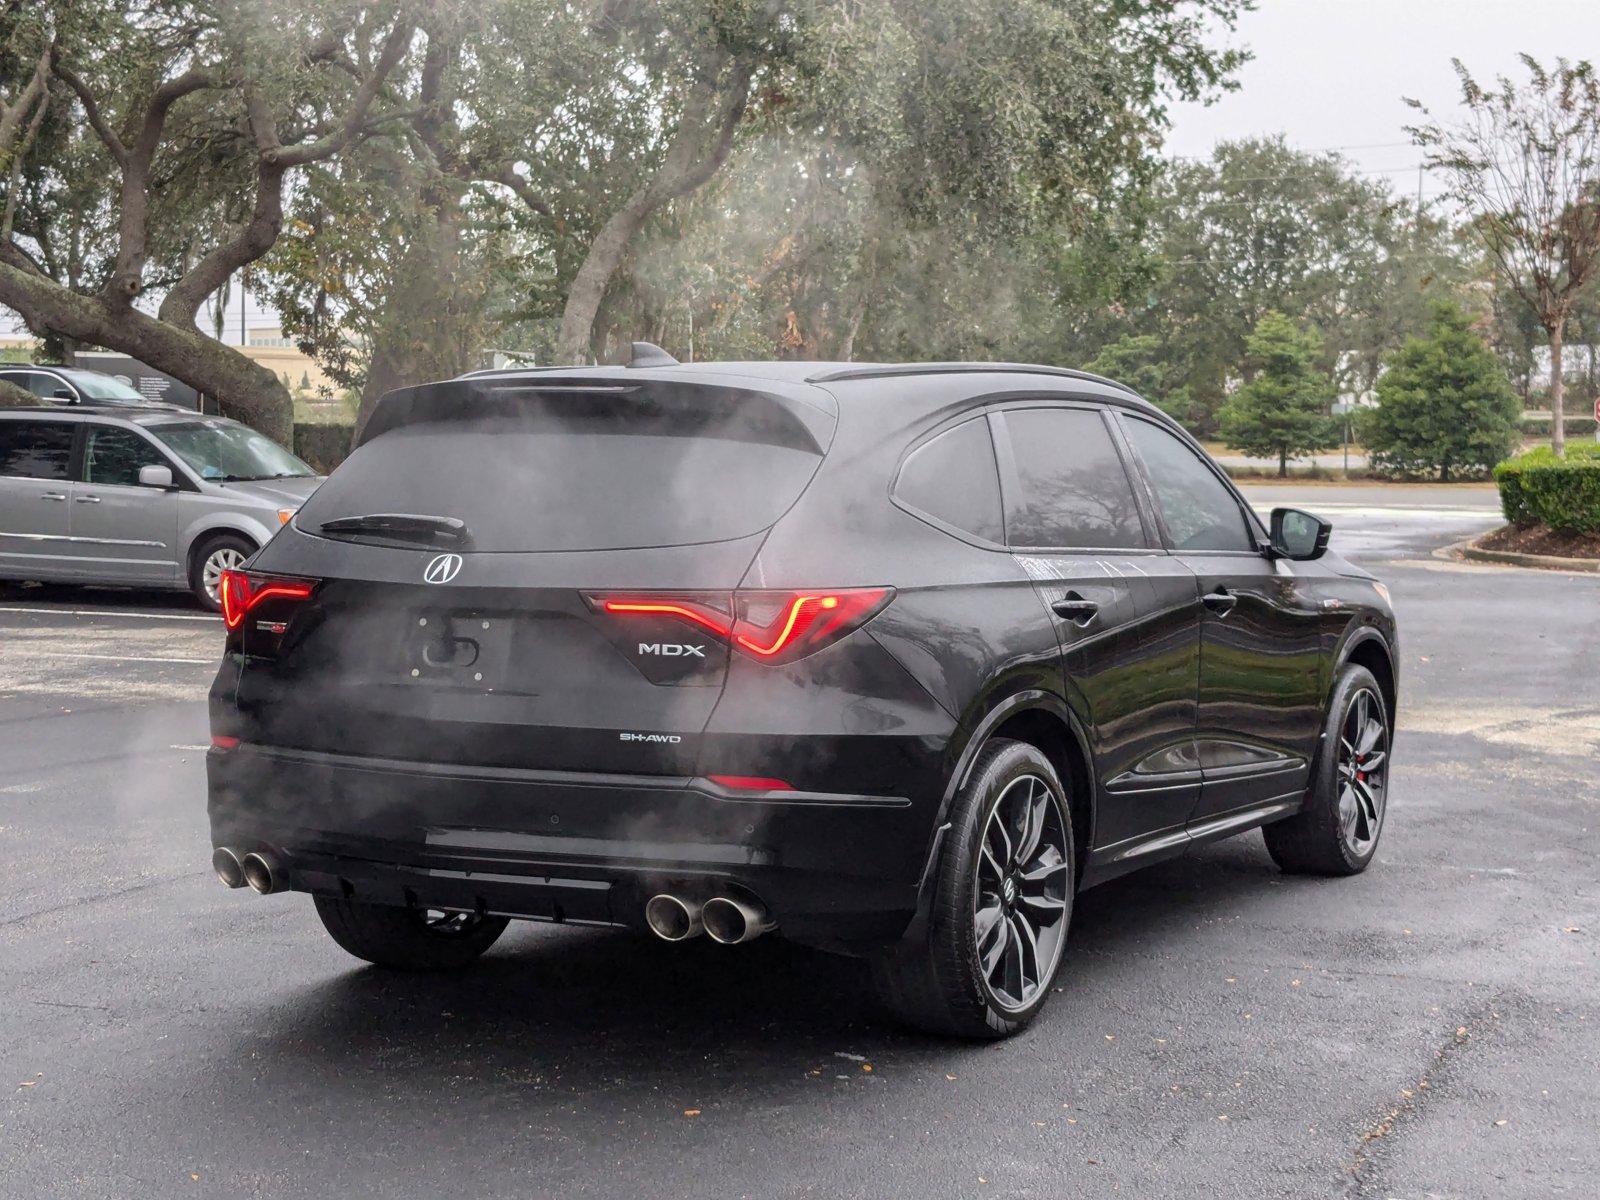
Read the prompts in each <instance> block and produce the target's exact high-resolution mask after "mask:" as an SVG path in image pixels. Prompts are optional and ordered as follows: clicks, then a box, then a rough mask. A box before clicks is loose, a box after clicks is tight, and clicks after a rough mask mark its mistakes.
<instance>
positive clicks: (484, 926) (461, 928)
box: [312, 896, 508, 971]
mask: <svg viewBox="0 0 1600 1200" xmlns="http://www.w3.org/2000/svg"><path fill="white" fill-rule="evenodd" d="M312 899H313V900H315V901H316V905H317V916H319V917H321V918H322V924H323V927H324V928H326V929H327V931H328V934H329V936H331V937H332V938H333V940H334V941H336V942H338V943H339V945H340V946H341V947H342V948H343V949H345V950H346V951H348V952H349V953H351V954H353V955H355V956H356V957H357V958H361V959H365V960H366V961H367V962H369V963H374V964H376V965H377V966H380V967H389V968H390V969H392V970H396V971H459V970H461V968H463V967H466V966H469V965H470V964H471V963H472V962H473V961H475V960H476V959H477V958H478V956H479V955H481V954H482V953H483V952H484V951H485V950H487V949H488V948H489V947H490V946H492V945H494V944H495V941H496V939H498V938H499V936H500V935H501V934H502V933H504V932H505V928H506V925H507V924H508V922H507V920H506V919H505V918H504V917H484V916H478V915H476V914H473V913H444V912H440V911H439V910H437V909H418V908H400V907H398V906H394V905H387V904H361V903H358V902H357V901H354V900H342V899H337V898H335V897H333V896H314V897H312Z"/></svg>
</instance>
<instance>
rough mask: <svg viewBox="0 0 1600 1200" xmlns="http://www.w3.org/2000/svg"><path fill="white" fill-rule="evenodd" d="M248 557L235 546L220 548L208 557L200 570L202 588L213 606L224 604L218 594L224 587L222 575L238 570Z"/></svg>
mask: <svg viewBox="0 0 1600 1200" xmlns="http://www.w3.org/2000/svg"><path fill="white" fill-rule="evenodd" d="M246 557H247V556H246V555H245V553H244V552H243V551H242V550H238V549H235V548H234V547H233V546H219V547H217V548H216V549H215V550H213V551H212V552H211V553H210V554H208V555H206V561H205V565H204V566H203V567H202V568H201V569H200V586H201V587H203V588H205V589H206V595H207V596H209V597H210V598H211V602H212V603H213V604H220V603H221V602H222V598H221V595H220V594H219V592H218V589H219V588H221V587H222V573H223V572H224V571H234V570H237V569H238V568H239V567H240V566H242V565H243V563H244V560H245V558H246Z"/></svg>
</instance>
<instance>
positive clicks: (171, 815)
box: [0, 485, 1600, 1200]
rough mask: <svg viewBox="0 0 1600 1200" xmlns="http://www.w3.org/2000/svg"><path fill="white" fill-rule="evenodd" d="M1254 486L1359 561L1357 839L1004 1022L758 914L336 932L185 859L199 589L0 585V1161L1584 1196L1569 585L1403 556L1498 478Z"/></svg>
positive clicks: (1096, 918)
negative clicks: (1376, 630) (1366, 732)
mask: <svg viewBox="0 0 1600 1200" xmlns="http://www.w3.org/2000/svg"><path fill="white" fill-rule="evenodd" d="M1247 492H1248V494H1249V496H1250V498H1251V500H1252V502H1253V503H1255V504H1257V505H1258V506H1259V507H1262V508H1263V509H1265V508H1270V507H1271V506H1272V505H1273V504H1275V503H1288V504H1295V505H1299V506H1301V507H1305V508H1309V509H1311V510H1312V511H1316V512H1321V513H1324V514H1325V515H1327V516H1329V517H1330V518H1331V519H1332V520H1334V522H1335V525H1336V532H1335V546H1336V547H1339V548H1341V549H1342V550H1343V551H1344V552H1346V553H1349V554H1351V555H1353V556H1354V557H1355V558H1357V559H1358V560H1359V561H1361V562H1363V563H1364V564H1365V565H1367V566H1369V567H1371V568H1372V569H1373V570H1375V571H1376V572H1377V573H1379V574H1380V575H1381V576H1382V577H1383V578H1384V579H1386V580H1387V581H1388V583H1389V584H1390V586H1391V588H1392V590H1393V593H1394V598H1395V604H1396V607H1397V609H1398V611H1399V614H1400V618H1401V623H1402V637H1403V646H1402V649H1403V663H1402V667H1401V675H1402V683H1401V696H1402V698H1401V705H1400V729H1399V733H1398V736H1397V741H1396V750H1395V762H1394V775H1393V777H1392V781H1391V793H1390V803H1391V806H1392V807H1391V812H1390V819H1389V825H1388V828H1387V830H1386V833H1385V838H1384V842H1383V844H1382V845H1381V847H1380V849H1379V853H1378V858H1377V861H1376V863H1375V864H1374V866H1373V867H1372V869H1371V870H1369V871H1368V872H1367V873H1366V874H1365V875H1363V876H1360V877H1358V878H1355V879H1349V880H1308V879H1296V878H1288V877H1285V876H1283V875H1281V874H1279V873H1278V872H1277V871H1276V869H1275V868H1274V867H1273V866H1272V863H1271V862H1270V860H1269V859H1268V858H1267V855H1266V853H1265V851H1264V849H1263V848H1262V846H1261V841H1260V838H1259V837H1258V836H1255V835H1250V836H1246V837H1244V838H1241V839H1237V840H1235V841H1232V842H1227V843H1222V844H1220V845H1215V846H1212V847H1208V848H1205V849H1203V850H1201V851H1198V852H1195V853H1193V854H1191V855H1190V856H1189V857H1187V858H1184V859H1181V860H1178V861H1175V862H1171V863H1167V864H1162V865H1159V866H1157V867H1154V868H1151V869H1149V870H1146V871H1144V872H1142V873H1139V874H1136V875H1133V876H1129V877H1126V878H1124V879H1121V880H1118V881H1116V882H1114V883H1111V884H1108V885H1106V886H1104V887H1101V888H1098V889H1095V890H1094V891H1091V892H1088V893H1086V894H1084V896H1083V897H1082V898H1081V900H1080V903H1079V909H1078V912H1077V914H1076V918H1075V922H1074V928H1073V934H1072V939H1071V943H1070V947H1069V951H1068V961H1067V965H1066V968H1065V970H1064V971H1063V973H1062V975H1061V976H1060V978H1059V979H1058V981H1057V987H1058V990H1059V993H1060V994H1058V995H1056V996H1055V997H1054V999H1053V1002H1052V1004H1051V1006H1050V1008H1049V1009H1048V1010H1047V1011H1046V1012H1045V1013H1044V1014H1043V1016H1042V1017H1041V1019H1040V1020H1039V1021H1038V1022H1037V1024H1036V1025H1035V1026H1034V1027H1033V1029H1032V1030H1030V1031H1029V1032H1028V1033H1027V1034H1026V1035H1024V1036H1023V1037H1020V1038H1017V1039H1014V1040H1012V1041H1010V1042H1006V1043H1003V1044H1000V1045H996V1046H970V1045H964V1044H959V1043H952V1042H947V1041H938V1040H930V1039H926V1038H921V1037H918V1036H914V1035H912V1034H909V1033H905V1032H902V1031H901V1030H899V1029H897V1028H895V1027H894V1026H892V1025H888V1024H885V1023H884V1022H882V1021H880V1020H879V1019H878V1018H877V1016H876V1015H875V1013H874V1011H873V1009H872V1007H871V1004H870V1002H869V1000H868V998H867V995H866V993H865V990H864V987H863V980H862V977H861V972H860V970H859V968H858V967H857V966H856V965H855V964H853V963H851V962H848V961H844V960H839V959H833V958H829V957H826V956H823V955H819V954H814V953H808V952H804V951H800V950H796V949H793V948H790V947H788V946H786V945H784V944H783V943H781V942H779V941H777V940H776V939H765V940H763V941H761V942H758V943H756V944H754V945H752V946H749V947H744V948H737V949H735V948H721V947H716V946H712V945H709V944H704V943H703V942H702V943H701V944H691V945H689V946H685V947H672V946H666V945H663V944H660V943H655V942H651V941H641V940H639V939H636V938H634V937H632V936H630V935H628V934H625V933H620V932H615V933H614V932H606V931H574V930H565V929H559V928H553V927H538V926H531V925H525V926H522V927H514V928H513V931H512V932H511V933H509V934H508V935H507V936H506V937H505V938H504V939H502V941H501V943H500V944H499V945H498V946H497V947H496V948H495V949H494V950H493V951H492V952H491V953H490V954H489V955H488V956H487V957H486V958H485V959H484V960H483V961H482V962H481V964H479V966H478V967H477V968H476V969H474V970H472V971H470V972H468V973H466V974H464V975H461V976H459V977H456V978H449V979H437V978H410V977H403V976H394V975H388V974H384V973H382V972H378V971H375V970H372V969H369V968H364V967H361V966H359V965H358V964H356V963H355V962H354V961H353V960H351V959H349V958H347V957H346V956H344V955H343V953H342V952H341V951H339V950H338V949H337V948H336V947H335V946H334V945H333V944H332V943H331V942H330V941H329V940H328V938H327V937H326V936H325V934H324V933H323V932H322V929H321V927H320V925H319V924H318V922H317V921H316V918H315V916H314V915H313V913H312V911H311V908H310V905H309V903H308V902H307V901H306V899H305V898H304V897H301V896H294V895H290V896H277V897H271V898H265V899H263V898H258V897H254V896H252V895H250V894H248V893H245V894H241V893H238V892H228V891H226V890H224V889H223V888H221V887H220V886H218V885H217V883H216V881H215V880H214V879H213V878H212V876H211V874H210V871H209V869H208V867H207V858H208V854H209V840H208V838H207V835H206V827H205V820H204V784H203V763H202V759H203V746H204V744H205V742H206V723H205V711H204V699H203V697H204V692H205V688H206V686H207V685H208V683H209V681H210V677H211V674H212V668H211V666H210V662H211V661H212V660H213V658H214V656H215V654H216V652H217V649H218V646H219V643H220V640H221V629H220V623H219V622H218V621H217V620H216V619H215V618H212V617H208V616H205V615H203V614H200V613H198V612H196V611H195V610H194V608H193V607H192V606H191V605H189V604H187V603H186V602H184V601H182V600H181V599H179V598H173V597H159V596H130V595H129V594H126V593H117V592H112V591H99V592H76V591H72V590H68V589H34V588H29V589H25V590H20V591H19V590H17V589H10V590H7V591H4V592H0V1196H4V1197H30V1198H31V1197H55V1196H62V1197H124V1196H169V1195H193V1196H210V1195H219V1196H220V1195H228V1196H235V1195H254V1196H270V1197H275V1196H286V1197H287V1196H318V1197H321V1196H326V1195H342V1196H350V1197H366V1196H372V1197H379V1196H382V1197H412V1196H417V1197H433V1196H439V1195H444V1194H452V1195H463V1196H508V1197H509V1196H518V1197H528V1196H545V1195H551V1196H555V1195H560V1196H604V1197H610V1196H618V1197H646V1196H663V1197H666V1196H671V1197H701V1196H704V1197H718V1198H725V1197H737V1196H754V1197H763V1198H764V1197H789V1196H797V1197H798V1196H820V1197H830V1198H833V1197H855V1196H861V1197H882V1196H907V1197H918V1198H926V1197H944V1196H963V1197H965V1196H972V1197H1040V1198H1052V1200H1053V1198H1055V1197H1061V1196H1067V1195H1089V1196H1107V1195H1112V1194H1126V1195H1129V1196H1138V1197H1157V1196H1160V1197H1166V1196H1217V1195H1222V1196H1230V1197H1234V1196H1237V1197H1265V1196H1282V1197H1297V1198H1298V1197H1314V1196H1346V1195H1349V1196H1372V1197H1399V1198H1408V1200H1410V1198H1415V1200H1422V1198H1424V1197H1489V1196H1492V1197H1523V1196H1527V1197H1535V1196H1537V1197H1549V1196H1563V1195H1570V1196H1581V1197H1588V1196H1592V1195H1594V1194H1595V1190H1596V1189H1595V1184H1594V1179H1595V1178H1596V1176H1597V1174H1600V1135H1597V1131H1600V1003H1597V1002H1596V1000H1595V997H1596V995H1597V994H1600V954H1597V950H1600V865H1597V863H1600V773H1597V772H1596V771H1595V770H1594V762H1595V757H1596V754H1597V752H1600V671H1597V670H1596V664H1597V663H1600V578H1596V577H1594V576H1579V575H1569V574H1563V573H1544V572H1540V573H1534V572H1527V571H1521V570H1516V569H1513V568H1501V567H1490V566H1480V565H1475V564H1464V563H1453V562H1447V561H1441V560H1439V559H1437V558H1434V557H1432V555H1431V551H1432V550H1433V549H1434V548H1436V547H1438V546H1441V545H1443V544H1445V543H1448V542H1451V541H1455V540H1457V539H1459V538H1461V537H1465V536H1468V535H1470V534H1472V533H1474V532H1477V531H1480V530H1483V529H1487V528H1490V527H1491V526H1493V525H1494V524H1496V523H1497V516H1496V512H1495V500H1494V493H1493V492H1492V491H1486V490H1483V489H1470V488H1464V489H1454V488H1445V489H1439V488H1433V489H1429V488H1418V489H1391V488H1329V487H1315V486H1309V485H1289V486H1276V485H1273V486H1252V487H1250V488H1248V489H1247Z"/></svg>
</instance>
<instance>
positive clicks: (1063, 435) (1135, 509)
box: [1005, 408, 1145, 550]
mask: <svg viewBox="0 0 1600 1200" xmlns="http://www.w3.org/2000/svg"><path fill="white" fill-rule="evenodd" d="M1005 420H1006V428H1007V430H1008V431H1009V432H1010V434H1011V450H1012V454H1013V455H1014V456H1015V458H1016V462H1017V488H1018V491H1019V493H1020V494H1019V495H1017V496H1014V497H1012V498H1011V505H1010V510H1009V511H1008V512H1007V514H1006V532H1007V534H1008V535H1009V536H1010V539H1011V544H1012V545H1013V546H1039V547H1070V548H1082V549H1107V550H1113V549H1132V548H1136V547H1141V546H1143V545H1145V538H1144V526H1143V525H1142V524H1141V522H1140V520H1139V506H1138V504H1137V503H1136V502H1135V501H1134V498H1133V485H1132V484H1131V483H1129V482H1128V474H1127V472H1126V471H1125V470H1124V469H1123V466H1122V458H1121V456H1120V455H1118V453H1117V450H1116V447H1115V446H1114V445H1113V444H1112V442H1111V434H1110V433H1109V431H1107V429H1106V424H1105V420H1104V418H1102V417H1101V415H1100V413H1099V412H1098V411H1097V410H1094V409H1087V408H1023V409H1012V410H1011V411H1009V412H1007V413H1006V415H1005Z"/></svg>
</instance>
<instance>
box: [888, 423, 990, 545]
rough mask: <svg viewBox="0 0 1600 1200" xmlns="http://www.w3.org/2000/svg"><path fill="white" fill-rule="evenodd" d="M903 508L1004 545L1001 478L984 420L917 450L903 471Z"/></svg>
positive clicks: (898, 485) (898, 488)
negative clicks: (1001, 518)
mask: <svg viewBox="0 0 1600 1200" xmlns="http://www.w3.org/2000/svg"><path fill="white" fill-rule="evenodd" d="M894 494H895V496H896V497H897V498H898V499H899V500H900V502H901V503H903V504H906V505H909V506H910V507H911V508H915V509H917V510H918V511H919V512H924V513H926V514H927V515H928V516H930V517H934V518H937V519H938V520H940V521H943V522H944V523H945V524H947V525H953V526H954V527H955V528H957V529H960V530H964V531H965V532H967V533H971V534H975V535H976V536H978V537H981V538H984V539H986V540H987V541H991V542H1003V541H1005V531H1004V528H1003V526H1002V525H1001V522H1000V473H999V471H998V470H997V469H996V467H995V462H994V442H993V441H992V440H991V439H990V437H989V422H988V420H987V419H986V418H984V417H977V418H975V419H973V420H971V421H963V422H962V423H961V424H960V425H957V426H956V427H955V428H954V429H950V430H947V431H946V432H944V433H941V434H940V435H939V436H938V437H936V438H934V439H933V440H932V441H930V442H928V443H926V444H925V445H922V446H919V447H917V449H916V450H915V451H914V452H913V453H912V454H911V456H910V457H909V458H907V459H906V461H905V465H904V466H903V467H901V468H900V478H899V479H898V480H897V481H896V482H895V486H894Z"/></svg>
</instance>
